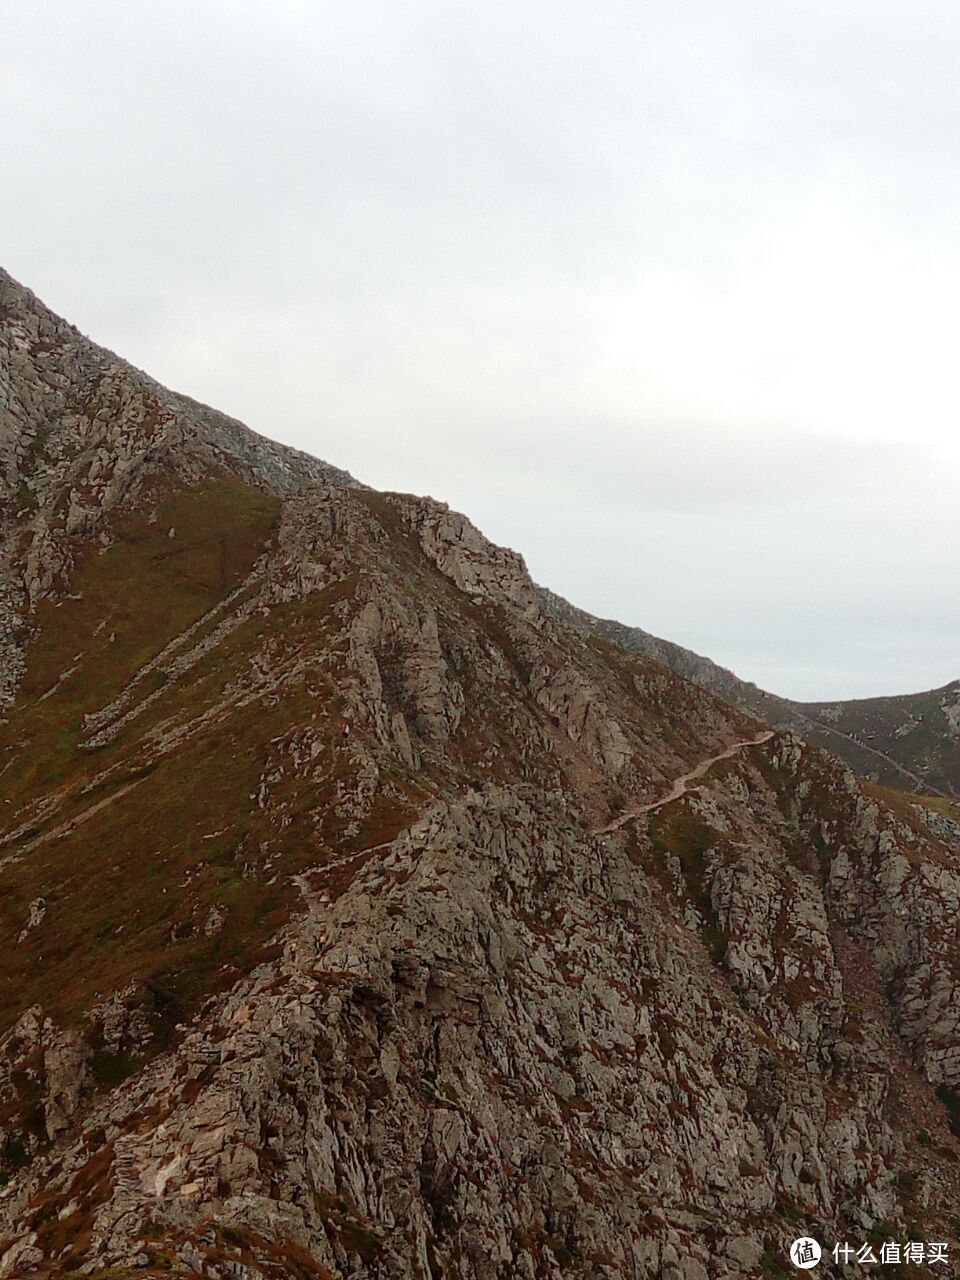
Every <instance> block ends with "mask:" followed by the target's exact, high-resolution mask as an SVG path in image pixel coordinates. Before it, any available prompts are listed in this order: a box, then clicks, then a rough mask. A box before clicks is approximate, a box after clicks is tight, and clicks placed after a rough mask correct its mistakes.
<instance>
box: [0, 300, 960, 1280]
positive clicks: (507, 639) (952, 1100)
mask: <svg viewBox="0 0 960 1280" xmlns="http://www.w3.org/2000/svg"><path fill="white" fill-rule="evenodd" d="M6 288H7V293H6V295H5V297H6V308H7V309H6V311H5V313H4V317H3V326H4V328H5V329H6V330H9V333H8V334H7V335H6V340H7V341H8V343H9V344H10V350H12V351H14V352H15V353H17V354H16V356H15V358H14V357H10V358H8V361H7V363H5V364H4V366H3V385H2V391H3V396H4V397H5V399H4V400H3V404H4V405H5V406H14V407H13V408H12V409H11V408H7V409H5V410H4V413H5V416H4V418H3V421H2V427H3V440H4V441H5V447H6V450H7V452H6V453H5V455H4V456H5V458H6V459H7V463H6V464H5V465H6V466H7V471H6V472H5V474H6V475H7V476H8V481H9V483H10V484H11V485H12V488H11V490H10V492H11V493H16V494H17V495H20V494H21V493H22V492H23V491H24V490H26V491H27V492H28V493H29V494H32V495H36V496H37V500H38V508H37V510H34V508H33V507H32V506H31V505H30V504H31V503H32V502H33V498H28V499H21V498H19V497H17V502H19V503H20V504H21V506H20V511H21V514H20V515H14V516H13V517H9V518H10V519H11V520H12V524H11V526H10V527H11V529H14V530H15V531H16V532H17V536H16V537H14V538H11V540H10V541H9V543H7V544H5V545H6V546H7V556H8V558H7V560H6V561H5V562H4V564H5V568H4V575H5V576H4V577H3V579H2V582H3V584H4V585H5V586H6V587H7V588H9V591H8V596H7V599H8V601H9V602H10V608H11V610H12V613H11V615H10V616H11V617H12V618H13V622H12V623H11V626H10V628H9V631H8V633H7V634H8V636H9V637H12V643H15V645H16V646H17V652H18V653H19V659H18V661H19V666H17V667H16V670H14V671H12V674H11V673H10V671H8V683H7V691H8V705H7V708H6V712H5V717H4V719H3V721H2V722H0V786H2V787H3V788H4V794H3V800H4V801H5V802H6V803H3V804H2V805H0V890H2V892H0V913H2V915H0V919H2V922H3V927H4V929H5V930H6V941H7V944H8V945H7V946H5V947H3V948H0V1018H2V1025H0V1160H2V1171H3V1185H2V1186H0V1277H16V1278H17V1280H19V1278H20V1277H30V1276H36V1277H53V1276H62V1275H68V1274H76V1273H78V1272H79V1273H80V1274H83V1275H91V1276H97V1275H98V1274H99V1275H104V1274H105V1275H111V1276H119V1275H126V1274H128V1273H130V1269H133V1270H134V1271H135V1273H137V1274H143V1275H162V1274H166V1275H179V1276H183V1277H195V1278H196V1277H204V1278H205V1280H280V1278H283V1280H287V1278H288V1277H295V1278H296V1280H329V1278H330V1277H334V1278H335V1280H365V1278H367V1277H369V1278H370V1280H425V1278H427V1277H430V1278H431V1280H439V1278H440V1277H444V1278H445V1280H514V1278H515V1277H526V1278H527V1280H541V1278H542V1277H556V1278H557V1280H560V1278H561V1277H564V1278H566V1277H573V1278H578V1280H588V1278H589V1280H595V1278H600V1280H614V1278H617V1280H619V1277H626V1276H629V1277H632V1278H633V1280H664V1278H667V1277H669V1278H670V1280H684V1278H687V1277H691V1278H693V1280H734V1277H743V1276H758V1277H759V1276H764V1275H771V1274H772V1275H777V1274H781V1275H783V1274H787V1272H788V1264H787V1259H786V1247H787V1245H788V1243H789V1242H790V1241H791V1240H793V1239H794V1238H795V1237H797V1236H799V1235H804V1234H810V1235H814V1236H815V1237H817V1238H818V1239H819V1240H821V1241H823V1242H824V1243H825V1244H826V1245H827V1246H828V1247H829V1245H831V1244H832V1243H833V1242H834V1241H842V1240H845V1239H849V1240H857V1241H858V1242H861V1243H862V1242H865V1241H867V1240H868V1239H869V1240H871V1241H875V1242H879V1241H881V1240H888V1239H889V1240H891V1241H906V1240H910V1239H912V1240H919V1239H923V1240H930V1241H933V1240H936V1241H941V1242H946V1244H947V1245H948V1246H949V1248H950V1250H952V1255H951V1256H952V1258H953V1259H954V1260H955V1259H956V1258H957V1257H960V1253H958V1249H960V1246H958V1243H957V1240H956V1219H955V1214H956V1205H957V1204H958V1202H960V1195H958V1193H960V1176H958V1173H960V1144H958V1140H957V1136H956V1133H955V1132H954V1129H953V1128H952V1127H951V1125H953V1126H955V1127H960V1119H958V1117H960V992H958V979H960V972H958V968H957V957H958V956H960V937H958V933H957V931H958V928H960V923H958V922H960V845H958V842H957V829H958V828H957V823H956V822H955V821H954V820H953V819H952V818H951V817H950V816H949V813H947V812H945V811H938V810H936V809H930V807H929V806H928V805H926V804H924V803H921V802H919V801H918V800H917V799H916V798H915V797H911V798H909V799H908V798H907V797H905V796H899V797H897V796H892V797H891V804H890V805H886V804H885V803H884V802H883V800H882V798H881V796H880V794H879V792H878V791H877V789H873V790H870V789H866V790H865V789H863V788H862V787H861V786H860V784H859V783H858V782H857V780H856V778H855V777H854V775H853V774H852V773H851V772H850V771H849V770H848V769H847V768H845V767H844V766H843V765H842V764H841V763H840V762H839V761H837V760H835V759H833V758H832V757H830V756H828V755H826V754H825V753H823V752H822V751H820V750H819V749H817V748H816V747H814V746H811V745H808V744H807V743H806V742H805V741H804V740H802V739H801V738H799V737H798V736H797V735H796V734H794V733H792V732H790V731H786V732H781V733H777V734H774V735H772V736H768V737H767V738H766V739H765V740H762V741H761V740H760V739H762V738H764V735H763V734H762V733H761V729H762V726H761V725H760V724H759V723H758V722H757V721H756V720H753V719H752V718H751V717H749V716H747V715H745V714H744V713H743V712H741V711H738V710H737V709H735V708H734V707H733V706H731V705H730V704H729V703H727V702H724V701H722V700H721V699H719V698H718V697H716V696H715V695H714V694H712V693H711V692H709V691H708V690H706V689H705V688H703V687H702V685H701V684H697V683H692V682H690V681H688V680H686V679H684V678H683V677H682V676H680V675H679V674H677V673H676V672H675V671H672V670H670V669H668V667H666V666H664V665H661V664H660V663H659V662H658V661H655V660H654V659H652V658H649V657H645V656H642V655H638V654H636V653H628V652H626V651H625V650H624V649H623V647H621V646H620V645H618V644H615V643H612V642H610V641H609V640H607V639H604V638H603V637H599V636H597V635H594V634H591V635H588V634H587V633H586V632H585V630H584V629H583V628H582V627H574V626H570V625H568V624H567V623H565V622H563V621H561V620H558V618H557V617H556V616H555V613H556V610H555V609H552V608H549V607H547V606H546V605H545V603H544V598H543V596H542V594H541V593H539V592H538V590H537V589H536V588H535V587H534V585H533V584H532V582H531V581H530V578H529V575H528V574H527V571H526V568H525V566H524V563H523V561H522V559H521V557H520V556H518V555H517V554H516V553H514V552H511V551H507V550H505V549H503V548H499V547H495V546H493V545H491V544H490V543H489V542H487V541H486V539H484V538H483V536H482V535H481V534H480V533H479V532H478V531H477V530H476V529H475V528H474V527H473V526H472V525H471V524H470V523H469V522H468V521H467V520H466V519H465V518H463V517H461V516H458V515H456V514H455V513H451V512H450V511H449V510H448V509H447V508H446V507H444V506H443V505H442V504H439V503H435V502H432V501H431V500H428V499H417V498H411V497H407V496H404V495H395V494H380V493H375V492H373V491H371V490H369V489H365V488H363V487H361V486H357V485H354V484H352V483H350V482H349V478H348V477H345V476H344V474H343V473H341V472H337V471H336V470H335V469H333V468H329V467H326V465H325V464H322V463H315V462H313V461H312V460H303V459H300V458H299V457H298V456H296V455H290V456H288V455H287V454H285V452H284V451H283V450H281V449H280V448H279V446H270V445H268V444H267V443H266V442H262V441H259V438H257V437H253V436H250V437H247V436H246V435H245V434H244V429H243V428H240V427H239V426H237V425H236V424H226V425H224V423H225V420H219V419H218V418H217V416H216V415H214V414H213V413H212V411H209V410H201V409H200V408H199V407H198V406H193V405H191V404H190V403H189V402H184V401H181V400H180V399H179V398H178V397H173V396H171V395H170V393H167V392H164V391H163V389H162V388H157V387H155V386H154V384H152V383H150V382H149V380H148V379H146V378H144V376H143V375H140V374H136V373H135V372H134V371H131V370H129V369H127V367H126V366H124V365H122V363H121V362H119V361H116V360H115V358H114V357H107V356H106V355H105V354H104V353H102V352H99V351H98V349H96V348H92V347H90V346H89V344H86V343H85V342H84V340H83V339H81V338H80V337H79V335H76V334H75V333H74V332H73V331H72V330H69V328H68V327H67V326H65V325H63V323H62V322H61V321H58V320H56V318H55V317H51V316H50V315H49V313H46V312H45V311H44V310H43V308H42V307H40V304H38V303H36V301H35V300H34V299H32V297H31V296H30V295H28V294H26V293H25V291H22V290H19V289H18V288H17V287H15V286H13V285H12V284H9V283H8V284H7V286H6ZM24 335H26V336H24ZM43 335H52V336H48V337H44V336H43ZM48 343H49V344H52V345H47V344H48ZM18 344H19V345H18ZM105 360H106V361H107V362H108V366H109V370H110V372H109V373H108V372H105V370H104V367H103V365H102V362H103V361H105ZM91 386H93V387H94V389H95V400H94V401H91V402H89V406H88V407H89V408H93V407H94V404H95V405H96V412H95V413H93V414H92V415H91V414H90V413H89V412H88V409H83V411H82V412H83V415H85V416H84V421H85V424H86V425H85V426H84V430H83V431H82V432H80V431H79V429H78V428H77V427H76V422H75V421H74V416H73V415H74V414H77V413H80V410H79V409H77V408H75V407H71V406H78V405H79V406H82V405H84V404H88V401H87V400H85V399H84V395H86V394H88V393H89V392H90V387H91ZM97 397H99V398H97ZM151 397H152V398H153V399H152V400H151V399H150V398H151ZM148 401H150V403H154V404H155V406H157V414H158V415H159V416H158V418H157V421H156V422H153V425H151V426H150V427H149V431H151V432H154V435H152V436H151V437H150V438H151V440H152V442H153V443H152V444H145V443H144V442H145V441H146V438H147V436H146V434H145V433H147V432H148V429H147V427H146V425H145V424H146V421H147V418H148V417H149V413H148V412H147V410H145V409H144V407H143V406H144V405H145V404H146V403H147V402H148ZM151 421H152V420H151ZM94 424H99V425H94ZM44 432H45V433H46V435H45V436H44V439H46V440H62V442H63V445H62V450H61V454H62V457H61V462H60V463H56V464H55V463H54V462H53V461H52V458H53V454H51V453H49V452H46V453H43V454H42V455H41V453H40V452H38V450H37V447H36V446H35V441H36V440H37V439H38V438H39V437H40V436H43V435H44ZM91 433H92V434H93V435H95V436H96V438H97V439H98V440H99V441H100V443H99V444H98V446H97V448H98V449H99V450H100V452H99V453H97V454H96V458H97V459H99V461H97V462H94V460H93V459H94V455H89V454H88V453H87V452H86V449H87V446H86V445H85V444H84V443H83V441H84V440H86V439H87V438H88V437H89V436H90V435H91ZM32 442H33V443H32ZM58 447H59V446H58ZM151 450H156V452H151ZM58 456H59V455H58ZM120 458H127V459H128V460H132V461H130V462H129V465H126V464H124V466H121V472H122V474H125V475H127V476H129V477H130V480H129V483H127V482H126V481H125V482H124V484H123V485H121V486H120V487H119V488H117V489H116V490H109V492H108V486H109V484H110V477H113V476H115V474H116V471H117V467H118V465H120V462H119V459H120ZM10 459H13V461H12V462H11V461H10ZM91 469H93V470H94V471H95V475H94V476H93V479H90V472H91ZM81 473H82V474H83V475H85V476H86V477H87V481H85V482H84V484H83V485H81V484H80V483H79V482H78V481H77V480H76V476H78V475H80V474H81ZM11 477H12V478H11ZM101 477H106V479H104V481H103V485H102V486H101V483H100V478H101ZM41 508H42V513H43V521H45V524H41V523H40V522H39V521H38V519H37V517H38V515H39V513H40V509H41ZM71 512H73V515H72V516H71ZM23 513H27V514H23ZM5 518H8V517H6V516H5ZM68 524H69V529H68V527H67V526H68ZM44 530H45V531H46V532H44ZM43 547H46V548H47V549H48V550H49V556H47V552H46V551H44V552H43V553H42V554H41V552H40V551H38V550H37V548H43ZM31 556H33V558H32V559H31ZM44 557H47V558H46V559H45V558H44ZM38 575H39V576H38ZM31 583H39V584H40V585H39V586H38V587H37V588H36V589H32V588H31V585H30V584H31ZM344 721H346V722H347V723H348V724H349V726H350V729H351V732H350V734H349V735H348V736H344V735H343V733H342V731H341V725H342V724H343V722H344ZM734 744H736V745H734ZM728 748H729V750H728ZM698 766H702V767H698ZM678 780H682V783H683V785H680V784H679V783H678ZM628 814H633V815H635V816H632V817H630V818H629V819H628V820H625V821H622V822H618V821H617V819H618V817H624V816H625V815H628ZM110 1269H112V1270H110ZM118 1269H119V1270H118ZM957 1273H958V1272H957V1268H956V1267H955V1265H954V1263H953V1262H951V1263H950V1264H949V1266H948V1267H944V1268H941V1269H939V1270H936V1269H935V1270H934V1271H933V1274H957Z"/></svg>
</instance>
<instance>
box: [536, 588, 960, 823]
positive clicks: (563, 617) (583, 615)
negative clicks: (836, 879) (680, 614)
mask: <svg viewBox="0 0 960 1280" xmlns="http://www.w3.org/2000/svg"><path fill="white" fill-rule="evenodd" d="M538 590H539V592H540V599H541V604H542V606H543V608H544V609H545V611H546V612H547V613H549V614H550V616H551V617H553V618H556V619H557V620H558V621H561V622H565V623H567V624H568V625H570V626H575V627H578V628H579V629H580V630H582V631H585V632H586V633H587V634H588V635H597V636H602V637H604V638H605V639H608V640H612V641H613V642H614V643H615V644H619V645H620V646H621V647H622V648H624V649H626V650H627V652H628V653H642V654H645V655H646V656H647V657H650V658H655V659H656V660H657V661H658V662H662V663H664V664H665V665H666V666H668V667H671V668H672V669H673V670H674V671H678V672H679V673H680V675H682V676H684V677H685V678H686V679H688V680H695V681H696V682H697V684H701V685H703V687H704V688H705V689H710V690H712V691H713V692H714V693H717V694H719V695H720V697H721V698H725V699H726V700H727V701H728V702H732V703H733V704H734V706H737V707H740V708H741V709H742V710H744V711H747V712H749V713H750V714H751V715H755V716H759V717H760V718H761V719H763V720H767V721H769V723H770V724H775V725H777V726H778V727H780V728H784V729H793V730H795V731H796V732H797V733H799V734H801V735H802V736H803V737H804V738H806V739H807V740H808V741H810V742H815V743H817V744H818V745H820V746H823V747H825V748H826V749H827V750H828V751H830V752H832V753H833V754H835V755H838V756H840V758H841V759H842V760H844V761H846V763H847V764H848V765H849V766H850V768H851V769H853V770H854V772H855V773H856V774H858V776H859V777H861V778H865V779H869V780H870V781H872V782H875V783H879V784H882V785H885V786H889V787H896V788H899V789H901V790H907V791H915V792H918V793H920V794H928V795H929V794H933V795H938V796H941V797H945V798H952V799H957V800H960V680H953V681H951V682H950V683H949V684H947V685H944V686H943V688H940V689H931V690H928V691H927V692H924V693H916V694H903V695H898V696H895V697H887V698H855V699H851V700H848V701H843V700H841V701H839V702H793V701H791V700H790V699H789V698H781V697H778V696H777V695H776V694H773V693H768V692H766V691H765V690H763V689H760V688H758V687H757V686H756V685H755V684H752V683H750V682H749V681H747V680H741V679H740V678H739V677H738V676H735V675H734V674H733V672H732V671H728V670H727V669H726V668H725V667H721V666H718V664H717V663H715V662H711V660H710V659H709V658H703V657H701V656H700V655H699V654H696V653H693V652H692V651H691V650H690V649H684V648H682V647H681V646H680V645H677V644H673V643H672V642H671V641H669V640H661V639H659V638H658V637H657V636H653V635H651V634H650V633H649V632H648V631H644V630H642V629H641V628H640V627H630V626H627V625H625V624H624V623H622V622H613V621H610V620H605V619H602V618H597V617H594V615H593V614H590V613H587V612H586V611H585V610H583V609H578V608H576V607H575V606H574V605H571V604H570V603H569V602H568V601H566V600H564V599H563V597H562V596H558V595H556V594H555V593H554V592H552V591H549V590H547V588H545V587H540V588H538Z"/></svg>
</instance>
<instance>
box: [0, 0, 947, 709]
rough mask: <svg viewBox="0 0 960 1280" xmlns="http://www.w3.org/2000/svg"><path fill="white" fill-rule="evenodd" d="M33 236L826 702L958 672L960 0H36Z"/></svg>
mask: <svg viewBox="0 0 960 1280" xmlns="http://www.w3.org/2000/svg"><path fill="white" fill-rule="evenodd" d="M0 26H2V37H3V38H2V40H0V72H2V77H0V95H2V99H0V106H2V111H0V142H2V145H3V148H4V155H5V157H6V178H7V182H6V192H5V200H4V206H3V208H2V210H0V229H2V232H3V244H4V245H5V250H4V257H5V259H6V262H5V265H6V266H7V267H8V269H9V270H10V271H11V273H12V274H13V275H14V276H15V277H16V278H18V279H20V280H21V281H22V282H23V283H24V284H26V285H27V286H28V287H30V288H32V289H33V290H35V291H36V292H37V294H38V295H39V296H40V297H41V298H43V299H44V301H45V302H47V303H48V305H50V306H52V307H53V309H54V310H56V311H57V312H58V313H60V314H62V315H64V316H65V317H66V318H67V319H68V320H70V321H71V322H72V323H75V324H77V325H78V327H80V328H81V329H82V330H83V331H84V332H86V333H89V335H90V336H91V337H92V338H93V340H94V341H97V342H100V343H102V344H104V345H106V346H108V347H110V348H112V349H114V350H116V351H117V352H118V354H120V355H121V356H122V357H123V358H125V359H128V360H130V361H131V362H132V363H134V364H136V365H138V366H139V367H142V368H144V369H145V370H146V371H147V372H149V373H150V374H151V375H152V376H154V377H157V378H158V379H159V380H160V381H162V382H164V383H166V384H167V385H169V386H171V387H173V388H175V389H177V390H180V391H183V392H185V393H186V394H189V395H191V396H193V397H195V398H197V399H200V400H203V401H206V402H207V403H210V404H212V405H214V406H215V407H216V408H218V409H220V410H222V411H224V412H227V413H231V414H234V415H235V416H237V417H239V418H240V419H241V420H243V421H244V422H246V423H248V424H249V425H250V426H251V427H253V428H254V429H256V430H258V431H262V432H263V433H265V434H267V435H269V436H272V437H274V438H277V439H282V440H283V441H285V442H286V443H290V444H293V445H295V446H297V447H299V448H303V449H306V450H308V451H309V452H311V453H315V454H317V455H318V456H320V457H323V458H325V459H326V460H328V461H330V462H332V463H335V464H336V465H338V466H343V467H345V468H347V469H349V470H350V471H352V472H353V473H354V474H355V475H357V476H358V478H360V479H362V480H364V481H366V482H367V483H370V484H374V485H376V486H378V487H383V488H391V489H399V490H406V491H411V492H431V493H433V494H434V495H435V496H437V497H440V498H443V499H444V500H446V501H448V502H449V503H450V504H451V506H453V507H455V508H457V509H460V510H463V511H464V512H466V513H467V514H468V515H469V516H470V517H471V518H472V519H473V520H474V521H475V522H476V523H477V524H478V525H479V526H480V528H482V529H483V531H484V532H485V533H486V534H487V535H488V536H490V537H492V538H494V539H495V540H496V541H499V542H504V543H508V544H510V545H512V546H515V547H516V548H517V549H518V550H520V551H522V552H523V554H524V555H525V557H526V559H527V561H528V564H529V566H530V569H531V572H532V574H533V576H534V577H535V578H536V579H537V580H538V581H540V582H543V583H544V584H545V585H547V586H549V587H551V588H552V589H554V590H556V591H558V592H560V593H561V594H563V595H564V596H566V597H567V598H568V599H570V600H571V601H572V602H573V603H575V604H577V605H579V606H580V607H583V608H586V609H589V610H590V611H591V612H593V613H596V614H599V615H601V616H604V617H615V618H617V619H619V620H621V621H623V622H627V623H630V624H632V625H637V626H640V627H642V628H644V629H645V630H647V631H651V632H653V633H654V634H657V635H661V636H663V637H665V638H667V639H669V640H673V641H675V642H676V643H679V644H682V645H685V646H686V647H689V648H691V649H694V650H695V651H697V652H699V653H702V654H704V655H706V656H709V657H711V658H713V659H714V660H715V661H717V662H720V663H722V664H723V665H724V666H727V667H730V668H731V669H732V670H734V671H735V672H736V673H737V674H738V675H740V676H741V677H742V678H744V679H749V680H754V681H756V682H757V683H758V684H760V685H761V686H763V687H765V688H768V689H771V690H772V691H774V692H776V693H780V694H783V695H784V696H790V697H795V698H800V699H804V700H828V699H836V698H840V697H854V696H861V697H862V696H870V695H880V694H891V693H897V692H908V691H911V690H914V689H920V688H930V687H937V686H940V685H943V684H945V683H947V682H948V681H949V680H951V679H954V678H956V676H957V675H958V674H960V670H958V667H960V663H958V661H957V657H958V655H957V644H956V641H957V636H958V634H960V600H958V598H957V593H956V592H954V591H951V582H952V579H953V577H954V574H955V560H956V554H955V553H956V548H957V544H958V534H960V516H958V513H957V504H956V502H955V496H954V494H955V487H956V486H955V481H956V476H957V464H958V461H960V450H958V444H957V436H956V422H957V417H958V412H957V411H958V390H957V386H956V379H955V376H954V374H953V360H954V354H953V350H952V348H953V346H954V345H955V344H954V341H953V338H954V334H955V321H954V319H953V309H954V303H953V300H954V298H955V297H956V296H957V294H958V292H960V289H958V286H960V250H958V248H957V246H956V243H955V231H954V227H953V226H952V217H951V214H952V210H953V209H955V208H956V207H957V195H958V191H957V190H956V188H957V186H958V184H960V164H958V160H960V156H958V151H960V123H958V122H960V12H958V11H957V10H956V9H955V8H953V7H952V6H949V5H947V4H940V3H937V4H930V3H922V2H921V3H919V4H918V5H916V6H913V7H912V8H911V10H910V12H909V13H906V12H904V11H903V10H902V8H901V7H900V6H896V5H894V4H892V3H886V2H885V0H875V2H874V3H871V4H869V5H868V4H866V3H860V2H859V0H858V2H855V3H848V4H845V5H843V6H839V7H838V6H835V5H834V6H829V5H827V4H823V3H812V4H810V5H807V6H804V9H803V12H802V14H801V13H799V12H797V13H796V14H791V13H789V12H784V11H782V10H780V11H774V12H771V11H770V7H769V6H761V5H758V4H756V3H752V4H748V3H745V2H744V0H732V3H731V4H730V5H728V6H725V7H724V10H723V12H722V13H718V12H716V11H715V9H714V8H713V7H711V6H709V5H708V4H706V3H705V2H700V0H698V2H696V3H693V2H683V3H679V4H670V5H668V4H665V3H659V4H653V5H651V6H646V7H644V9H643V11H642V12H640V11H638V9H637V7H635V6H632V5H628V4H621V3H610V4H607V5H604V6H602V7H597V6H587V5H583V4H569V3H554V4H546V3H529V2H527V0H519V2H518V3H514V4H510V5H507V4H505V3H500V2H499V0H496V2H494V3H491V4H490V5H488V6H484V9H483V12H482V14H481V12H480V10H479V9H471V8H470V7H468V6H464V7H462V8H461V7H455V6H448V5H444V4H440V3H411V4H409V5H406V6H402V7H397V6H390V5H387V4H386V3H377V2H373V3H370V4H369V5H367V6H364V7H362V9H358V7H356V6H349V5H346V4H340V3H332V4H323V5H311V4H307V3H292V2H289V3H288V2H281V3H278V4H275V5H271V6H269V8H268V7H267V6H265V5H262V4H258V3H226V2H223V3H220V2H213V0H206V2H202V3H199V4H195V5H187V4H185V3H180V2H179V0H176V2H171V3H167V4H163V5H159V6H153V7H151V8H150V9H147V8H145V7H139V6H138V7H131V6H125V5H123V4H121V3H118V2H115V3H104V2H103V0H91V2H90V3H88V4H87V5H84V6H83V7H82V9H81V8H80V7H78V6H73V5H70V4H68V3H66V0H34V2H33V3H30V4H27V3H24V2H23V0H11V2H8V4H7V5H6V6H5V8H4V14H3V17H2V20H0Z"/></svg>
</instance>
